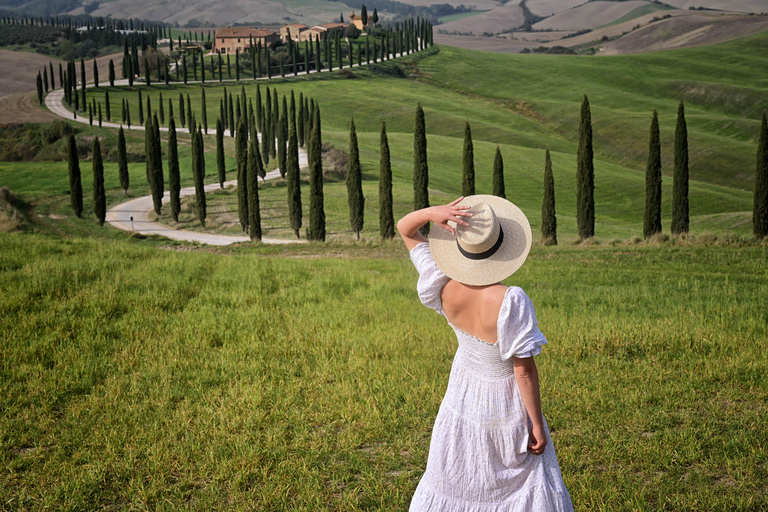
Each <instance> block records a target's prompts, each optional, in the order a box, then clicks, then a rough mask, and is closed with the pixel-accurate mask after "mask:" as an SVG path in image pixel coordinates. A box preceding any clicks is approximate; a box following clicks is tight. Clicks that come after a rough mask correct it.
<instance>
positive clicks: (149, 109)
mask: <svg viewBox="0 0 768 512" xmlns="http://www.w3.org/2000/svg"><path fill="white" fill-rule="evenodd" d="M151 120H152V97H151V96H147V121H151Z"/></svg>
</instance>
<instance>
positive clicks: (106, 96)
mask: <svg viewBox="0 0 768 512" xmlns="http://www.w3.org/2000/svg"><path fill="white" fill-rule="evenodd" d="M104 107H105V109H106V112H105V113H106V115H107V121H111V120H112V109H111V108H110V105H109V89H107V90H106V91H104Z"/></svg>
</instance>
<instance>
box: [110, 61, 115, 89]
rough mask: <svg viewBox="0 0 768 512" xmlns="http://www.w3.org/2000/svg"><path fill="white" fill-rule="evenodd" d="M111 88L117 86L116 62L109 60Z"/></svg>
mask: <svg viewBox="0 0 768 512" xmlns="http://www.w3.org/2000/svg"><path fill="white" fill-rule="evenodd" d="M109 86H110V87H114V86H115V62H114V61H113V60H112V59H109Z"/></svg>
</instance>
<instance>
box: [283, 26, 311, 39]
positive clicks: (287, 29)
mask: <svg viewBox="0 0 768 512" xmlns="http://www.w3.org/2000/svg"><path fill="white" fill-rule="evenodd" d="M308 28H309V27H307V26H306V25H304V24H303V23H292V24H290V25H283V27H282V28H281V29H280V39H282V40H283V41H287V40H288V34H290V35H291V39H293V40H294V41H297V40H298V39H299V34H301V33H302V32H304V31H305V30H307V29H308Z"/></svg>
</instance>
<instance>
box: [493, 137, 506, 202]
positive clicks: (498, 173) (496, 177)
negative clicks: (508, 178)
mask: <svg viewBox="0 0 768 512" xmlns="http://www.w3.org/2000/svg"><path fill="white" fill-rule="evenodd" d="M493 195H495V196H498V197H502V198H504V199H506V198H507V191H506V189H505V187H504V161H503V160H502V159H501V150H500V149H499V146H498V145H497V146H496V156H495V157H494V159H493Z"/></svg>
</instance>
